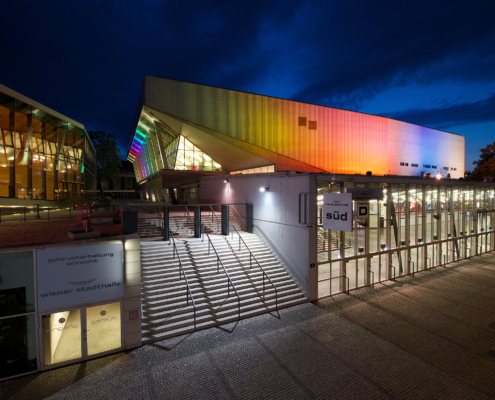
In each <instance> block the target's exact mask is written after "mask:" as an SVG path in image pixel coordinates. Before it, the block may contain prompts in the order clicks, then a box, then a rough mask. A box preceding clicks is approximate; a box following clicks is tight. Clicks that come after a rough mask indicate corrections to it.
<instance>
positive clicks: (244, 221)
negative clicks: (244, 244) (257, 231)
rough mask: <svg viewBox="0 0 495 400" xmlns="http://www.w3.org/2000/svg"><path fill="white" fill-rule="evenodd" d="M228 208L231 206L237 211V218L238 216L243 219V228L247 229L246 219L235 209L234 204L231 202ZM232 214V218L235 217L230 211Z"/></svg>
mask: <svg viewBox="0 0 495 400" xmlns="http://www.w3.org/2000/svg"><path fill="white" fill-rule="evenodd" d="M229 208H232V210H234V211H235V212H236V213H237V215H238V216H239V218H240V219H241V220H243V223H244V229H245V230H247V221H246V218H245V217H243V216H242V215H241V213H240V212H239V211H237V209H236V208H235V206H234V205H233V204H232V205H230V206H229ZM232 215H233V216H234V218H235V215H234V213H232Z"/></svg>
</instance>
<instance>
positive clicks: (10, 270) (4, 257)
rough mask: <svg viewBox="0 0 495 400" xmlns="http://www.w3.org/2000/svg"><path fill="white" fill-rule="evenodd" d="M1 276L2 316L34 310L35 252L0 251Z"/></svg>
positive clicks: (0, 308) (0, 300) (0, 309)
mask: <svg viewBox="0 0 495 400" xmlns="http://www.w3.org/2000/svg"><path fill="white" fill-rule="evenodd" d="M0 276H1V277H2V284H1V285H0V317H7V316H9V315H18V314H25V313H28V312H33V311H34V267H33V253H32V252H31V251H21V252H8V253H0Z"/></svg>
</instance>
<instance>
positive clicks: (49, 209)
mask: <svg viewBox="0 0 495 400" xmlns="http://www.w3.org/2000/svg"><path fill="white" fill-rule="evenodd" d="M48 221H50V207H48Z"/></svg>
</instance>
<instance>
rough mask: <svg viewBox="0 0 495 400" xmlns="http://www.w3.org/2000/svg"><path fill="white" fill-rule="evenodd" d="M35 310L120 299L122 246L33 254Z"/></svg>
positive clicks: (92, 247)
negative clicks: (34, 261)
mask: <svg viewBox="0 0 495 400" xmlns="http://www.w3.org/2000/svg"><path fill="white" fill-rule="evenodd" d="M36 275H37V282H38V284H37V287H38V296H37V297H38V310H40V311H42V310H50V309H54V308H61V307H69V306H73V305H77V304H85V303H92V302H96V301H103V300H108V299H114V298H118V297H123V296H124V271H123V264H122V244H119V243H114V244H101V245H95V246H80V247H64V248H57V249H46V250H37V251H36Z"/></svg>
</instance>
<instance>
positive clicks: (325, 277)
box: [317, 180, 495, 297]
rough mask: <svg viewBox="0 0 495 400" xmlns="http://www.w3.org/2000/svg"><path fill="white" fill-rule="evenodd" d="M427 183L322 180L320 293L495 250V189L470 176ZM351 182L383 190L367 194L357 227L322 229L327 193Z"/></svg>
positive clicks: (355, 219)
mask: <svg viewBox="0 0 495 400" xmlns="http://www.w3.org/2000/svg"><path fill="white" fill-rule="evenodd" d="M424 182H425V183H424V184H408V183H354V182H338V181H335V182H321V181H320V182H318V195H317V210H318V211H317V212H318V215H317V220H318V228H317V251H318V254H317V256H318V296H319V297H324V296H328V295H332V294H335V293H340V292H343V291H346V290H348V289H354V288H357V287H361V286H365V285H369V284H372V283H377V282H380V281H383V280H388V279H393V278H395V277H398V276H401V275H406V274H412V273H415V272H418V271H422V270H425V269H429V268H431V267H435V266H439V265H445V264H447V263H450V262H453V261H458V260H460V259H464V258H469V257H471V256H474V255H479V254H481V253H484V252H487V251H491V249H492V248H493V246H494V232H493V218H494V217H495V203H494V193H495V191H494V188H493V187H491V186H490V187H489V186H487V185H485V186H482V185H479V186H475V185H476V184H475V183H473V184H472V185H471V186H470V185H469V182H462V181H461V182H459V181H445V182H443V183H442V182H438V181H433V180H424ZM346 188H382V189H383V200H376V199H375V200H368V201H367V203H368V206H369V213H368V216H367V217H365V218H360V217H358V216H357V214H358V213H357V204H356V203H357V202H356V201H353V228H352V232H342V231H334V230H329V229H324V228H323V227H322V224H323V194H324V193H344V192H345V190H346Z"/></svg>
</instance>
